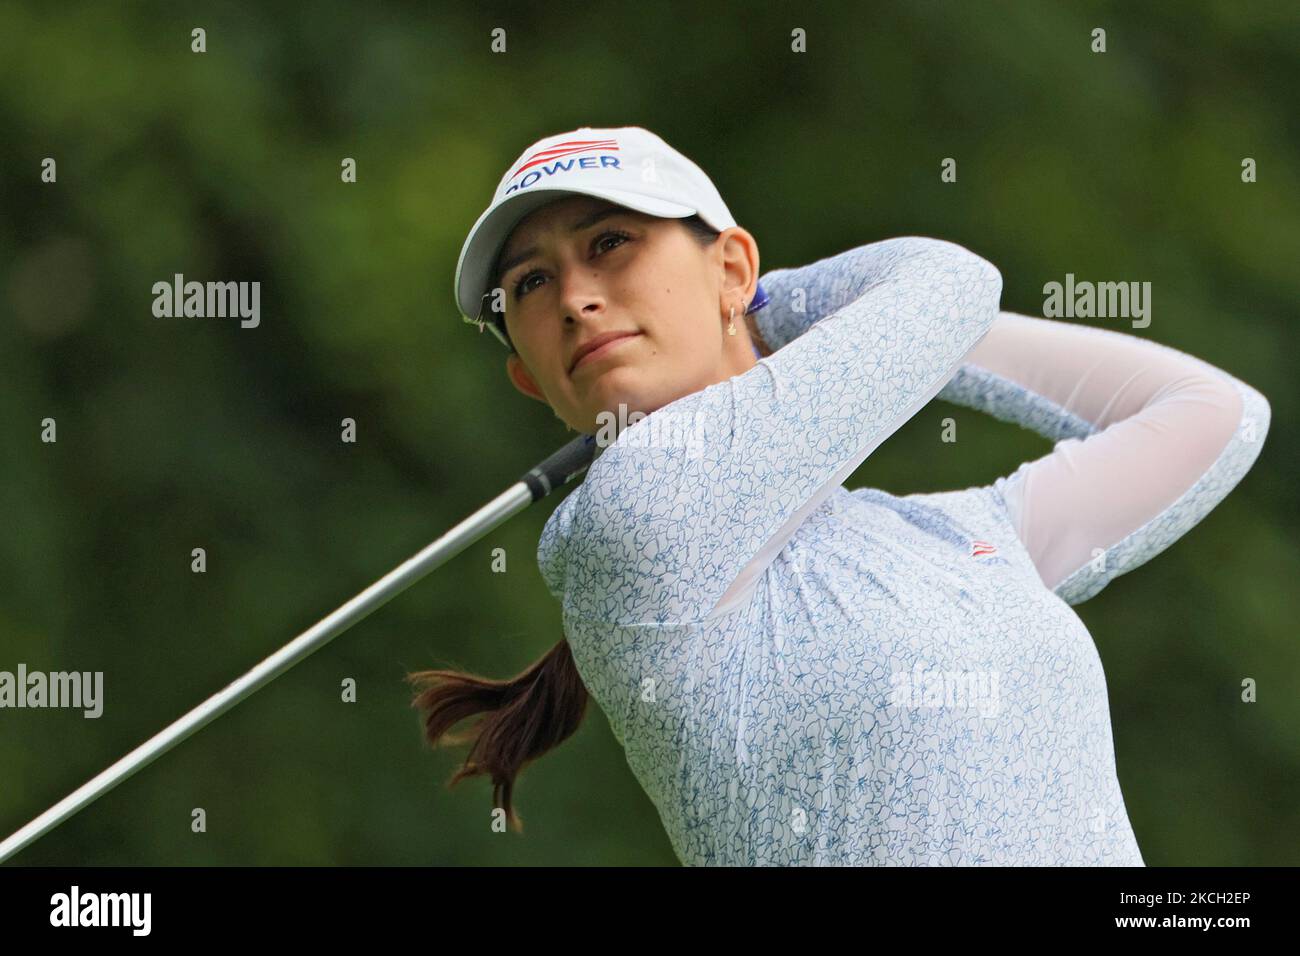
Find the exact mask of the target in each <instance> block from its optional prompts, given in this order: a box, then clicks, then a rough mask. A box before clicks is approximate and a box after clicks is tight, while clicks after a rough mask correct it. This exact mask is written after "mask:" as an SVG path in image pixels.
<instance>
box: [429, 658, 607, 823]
mask: <svg viewBox="0 0 1300 956" xmlns="http://www.w3.org/2000/svg"><path fill="white" fill-rule="evenodd" d="M406 679H407V681H408V682H409V683H411V684H414V685H415V686H416V688H417V691H418V693H417V694H416V696H415V699H414V700H413V701H412V702H411V706H412V707H416V708H419V709H420V710H421V711H423V712H424V733H425V739H427V740H428V742H429V744H430V746H432V747H437V746H438V745H439V743H440V742H442V741H443V739H444V736H445V742H446V743H448V744H463V743H468V744H471V746H470V751H469V754H468V755H467V756H466V758H465V764H464V766H463V767H461V768H460V769H459V770H458V771H456V773H455V775H454V776H452V778H451V780H450V781H448V783H447V786H448V787H451V786H454V785H455V784H456V783H458V782H459V781H460V780H462V779H463V778H465V777H472V776H477V775H484V774H486V775H488V776H490V777H491V779H492V799H493V801H494V804H495V805H496V806H498V807H501V808H502V809H504V810H505V812H506V820H507V821H508V823H509V825H510V826H511V828H512V829H514V830H515V832H520V831H522V830H523V821H522V820H521V819H520V818H519V817H517V816H515V813H514V808H513V806H512V805H511V794H512V791H513V790H514V785H515V778H516V777H517V776H518V775H519V772H520V771H521V770H522V769H523V768H524V767H525V766H526V765H527V764H528V763H529V762H530V761H532V760H535V759H537V758H538V757H540V756H542V755H543V754H544V753H546V752H548V751H550V750H553V749H554V748H556V747H558V746H559V745H560V744H562V743H563V742H564V741H565V740H567V739H568V738H569V737H570V736H572V735H573V732H574V731H576V730H577V729H578V726H579V725H580V724H581V723H582V718H583V717H584V716H585V715H586V712H587V687H586V685H585V684H583V682H582V677H581V676H580V675H579V674H578V667H577V665H576V664H574V662H573V654H572V653H571V652H570V650H569V642H568V641H567V640H562V641H560V642H559V643H558V644H556V645H555V646H554V647H552V648H551V649H550V650H549V651H548V652H547V653H546V654H545V655H543V656H542V657H541V658H539V659H538V660H537V661H536V662H535V663H534V664H533V665H532V666H530V667H529V668H528V669H527V670H525V671H524V672H523V673H521V674H519V675H518V676H517V677H514V678H511V679H510V680H488V679H487V678H485V677H478V676H476V675H474V674H468V673H464V672H462V671H454V670H432V671H418V672H416V673H413V674H408V675H407V676H406ZM475 714H483V716H482V717H480V718H479V719H478V720H477V721H476V722H475V724H474V728H473V730H472V731H471V732H469V733H466V734H463V735H457V736H452V735H451V734H449V733H448V731H450V730H451V728H452V727H453V726H455V725H456V724H458V723H460V721H462V720H464V719H465V718H467V717H472V716H474V715H475Z"/></svg>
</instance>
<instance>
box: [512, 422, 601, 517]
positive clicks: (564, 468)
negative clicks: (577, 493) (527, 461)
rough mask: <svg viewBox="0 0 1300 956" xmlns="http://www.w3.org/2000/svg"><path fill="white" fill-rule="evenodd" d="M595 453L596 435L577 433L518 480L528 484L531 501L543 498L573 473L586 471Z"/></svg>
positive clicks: (573, 474)
mask: <svg viewBox="0 0 1300 956" xmlns="http://www.w3.org/2000/svg"><path fill="white" fill-rule="evenodd" d="M595 454H596V436H595V435H579V436H578V437H577V438H575V439H573V441H571V442H569V443H568V444H567V445H565V446H564V447H562V448H560V449H559V450H558V451H556V452H555V453H554V454H552V455H550V456H549V457H548V458H546V459H544V460H543V461H542V462H541V463H540V464H538V465H536V466H535V467H533V468H532V469H530V470H529V472H528V473H527V474H526V475H524V477H523V478H521V479H520V480H521V481H523V482H524V483H525V484H527V485H528V490H529V491H530V492H532V495H533V501H538V500H540V499H542V498H545V497H546V496H547V495H549V494H550V493H551V492H552V491H554V490H555V489H556V488H559V487H560V486H561V485H563V484H566V483H567V482H568V481H569V480H570V479H571V478H573V477H574V476H575V475H578V474H581V473H582V472H584V471H586V469H587V466H588V465H590V464H591V460H592V458H594V457H595Z"/></svg>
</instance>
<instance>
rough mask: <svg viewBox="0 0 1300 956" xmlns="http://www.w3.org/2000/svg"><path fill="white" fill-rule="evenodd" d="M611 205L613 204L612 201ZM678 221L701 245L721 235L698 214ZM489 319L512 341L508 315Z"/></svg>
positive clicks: (497, 280) (494, 280)
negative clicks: (508, 329)
mask: <svg viewBox="0 0 1300 956" xmlns="http://www.w3.org/2000/svg"><path fill="white" fill-rule="evenodd" d="M611 205H613V204H612V203H611ZM678 222H680V223H681V224H682V225H683V226H684V227H686V229H687V230H688V231H689V232H690V234H691V235H692V236H693V237H694V238H695V240H696V241H697V242H698V243H699V244H700V245H701V246H709V245H711V244H712V243H713V242H714V240H716V239H717V238H718V236H719V235H721V233H720V232H718V230H716V229H714V228H713V227H712V226H710V225H709V224H708V223H707V222H705V221H704V220H703V219H701V218H700V217H699V216H698V215H696V216H687V217H686V218H685V219H679V220H678ZM505 249H506V244H505V243H504V242H503V243H501V249H500V250H499V251H498V252H497V257H496V260H495V261H494V262H493V263H492V273H491V278H490V279H489V280H488V288H489V289H495V288H496V287H497V286H499V285H500V284H501V254H502V253H503V252H505ZM488 321H489V322H491V323H492V324H493V325H495V326H496V327H497V329H498V330H500V332H501V335H502V336H503V337H504V338H505V340H506V341H507V342H510V333H509V332H507V331H506V317H505V316H504V315H502V314H501V313H498V312H489V315H488ZM510 351H511V353H514V351H515V345H514V343H513V342H510Z"/></svg>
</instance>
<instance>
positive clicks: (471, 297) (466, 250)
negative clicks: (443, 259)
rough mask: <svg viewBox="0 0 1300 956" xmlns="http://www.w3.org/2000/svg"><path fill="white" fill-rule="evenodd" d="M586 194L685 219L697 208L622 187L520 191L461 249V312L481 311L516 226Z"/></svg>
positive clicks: (482, 220)
mask: <svg viewBox="0 0 1300 956" xmlns="http://www.w3.org/2000/svg"><path fill="white" fill-rule="evenodd" d="M573 195H583V196H594V197H596V198H599V199H607V200H609V201H610V202H612V203H617V204H618V205H620V206H626V207H627V208H629V209H634V210H636V211H637V212H643V213H645V214H646V215H648V216H659V217H661V218H664V219H684V218H685V217H687V216H693V215H695V213H696V212H697V210H695V209H693V208H691V207H690V206H683V205H682V204H681V203H676V202H671V201H669V200H667V199H656V198H654V197H653V196H643V195H641V194H640V193H629V192H624V191H623V190H621V189H605V188H601V187H592V188H581V187H574V188H572V189H555V188H550V189H530V190H529V191H528V192H524V193H517V194H516V195H514V196H511V197H510V198H509V199H507V200H505V201H504V202H502V203H501V204H500V205H499V206H496V207H494V208H492V209H489V210H487V211H486V212H484V213H483V215H482V216H480V217H479V220H478V222H476V223H474V227H473V228H472V229H471V230H470V232H469V236H468V238H466V240H465V244H464V245H463V246H462V247H461V250H460V259H459V260H458V261H457V263H456V280H455V285H456V304H457V306H458V307H459V308H460V312H461V315H463V316H465V317H466V318H469V319H477V318H479V317H480V315H481V314H482V310H483V297H484V296H485V295H487V294H488V292H490V291H491V290H490V289H488V287H487V285H488V280H489V279H490V278H491V276H490V275H489V273H490V272H491V270H492V265H493V262H494V261H495V260H496V256H497V253H498V252H499V251H500V249H501V244H502V243H503V242H505V241H506V239H507V238H508V237H509V235H510V233H511V231H513V230H514V228H515V226H517V225H518V224H519V222H520V221H521V220H522V219H523V218H524V217H525V216H527V215H528V214H529V213H531V212H533V211H534V210H536V209H539V208H540V207H542V206H544V205H546V204H547V203H548V202H551V201H553V200H556V199H561V198H563V197H565V196H573Z"/></svg>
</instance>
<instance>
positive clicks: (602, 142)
mask: <svg viewBox="0 0 1300 956" xmlns="http://www.w3.org/2000/svg"><path fill="white" fill-rule="evenodd" d="M598 150H600V151H605V150H614V151H615V152H617V151H618V140H615V139H570V140H565V141H564V142H563V143H556V144H555V145H554V146H549V147H547V148H546V149H539V150H538V151H537V152H535V153H533V154H532V155H531V156H528V157H526V158H525V160H524V164H523V165H522V166H520V167H519V168H518V169H516V170H515V171H514V172H513V173H511V174H510V178H511V179H514V178H515V177H516V176H518V175H519V174H520V173H522V172H523V171H524V170H526V169H531V168H532V167H534V166H540V165H541V164H542V163H549V162H550V161H551V160H553V159H559V158H560V157H562V156H576V155H577V154H579V153H594V152H596V151H598Z"/></svg>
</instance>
